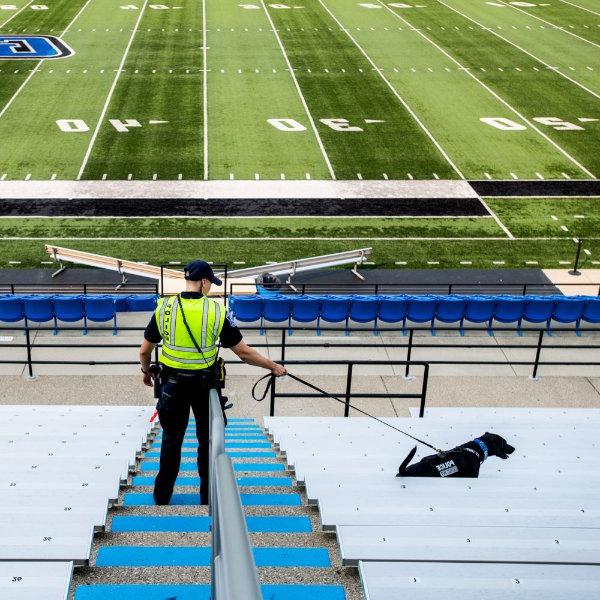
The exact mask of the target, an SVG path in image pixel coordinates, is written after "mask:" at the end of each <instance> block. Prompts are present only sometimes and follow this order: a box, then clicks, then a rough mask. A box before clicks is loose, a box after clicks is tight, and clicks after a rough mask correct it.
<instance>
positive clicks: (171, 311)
mask: <svg viewBox="0 0 600 600" xmlns="http://www.w3.org/2000/svg"><path fill="white" fill-rule="evenodd" d="M180 302H181V303H183V306H184V309H183V310H184V311H185V317H186V320H187V323H188V326H189V328H190V330H191V332H192V334H193V335H194V338H195V340H196V342H197V343H198V345H199V346H200V349H201V350H202V354H201V353H200V352H198V350H197V349H196V347H195V346H194V342H193V341H192V338H191V337H190V334H189V333H188V330H187V328H186V326H185V323H184V322H183V317H182V316H181V307H180ZM154 314H155V318H156V323H157V325H158V330H159V331H160V333H161V335H162V338H163V344H162V351H161V354H160V358H159V362H161V363H162V364H163V365H166V366H167V367H172V368H173V369H189V370H198V369H208V367H210V366H212V365H213V364H214V363H215V361H216V360H217V355H218V352H219V350H218V342H219V334H220V333H221V329H223V323H224V322H225V309H224V308H223V307H222V306H221V305H220V304H219V303H217V302H215V301H214V300H211V299H210V298H207V297H206V296H203V297H202V298H180V297H179V296H170V297H169V298H160V299H159V301H158V305H157V307H156V312H155V313H154Z"/></svg>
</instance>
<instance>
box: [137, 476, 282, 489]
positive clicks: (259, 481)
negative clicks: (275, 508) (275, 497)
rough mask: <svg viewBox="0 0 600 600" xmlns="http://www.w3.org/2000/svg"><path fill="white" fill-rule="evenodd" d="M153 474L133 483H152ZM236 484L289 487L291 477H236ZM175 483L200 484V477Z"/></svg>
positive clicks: (183, 479) (138, 478)
mask: <svg viewBox="0 0 600 600" xmlns="http://www.w3.org/2000/svg"><path fill="white" fill-rule="evenodd" d="M154 480H155V477H154V476H146V475H136V476H135V477H134V478H133V485H154ZM237 483H238V485H245V486H249V485H251V486H261V485H262V486H273V487H290V486H291V485H292V478H291V477H238V479H237ZM175 485H200V477H178V478H177V479H176V480H175Z"/></svg>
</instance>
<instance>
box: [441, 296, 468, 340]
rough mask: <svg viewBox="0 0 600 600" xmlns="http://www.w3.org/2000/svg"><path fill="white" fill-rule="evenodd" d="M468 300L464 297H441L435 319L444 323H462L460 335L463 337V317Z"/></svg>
mask: <svg viewBox="0 0 600 600" xmlns="http://www.w3.org/2000/svg"><path fill="white" fill-rule="evenodd" d="M465 308H466V300H465V298H463V297H462V296H446V297H441V298H440V299H439V301H438V305H437V310H436V312H435V319H436V320H438V321H442V323H460V334H461V335H463V328H462V324H463V317H464V316H465Z"/></svg>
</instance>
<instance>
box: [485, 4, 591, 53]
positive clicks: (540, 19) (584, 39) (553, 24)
mask: <svg viewBox="0 0 600 600" xmlns="http://www.w3.org/2000/svg"><path fill="white" fill-rule="evenodd" d="M496 1H497V2H500V3H501V4H503V5H504V6H508V7H509V8H513V9H514V10H517V11H519V12H520V13H523V14H524V15H527V16H528V17H531V18H532V19H537V20H538V21H541V22H542V23H546V25H550V27H554V28H555V29H558V30H559V31H562V32H563V33H567V34H569V35H572V36H573V37H575V38H577V39H578V40H581V41H582V42H585V43H586V44H591V45H592V46H596V48H600V44H596V42H592V41H591V40H587V39H586V38H584V37H581V36H580V35H577V34H576V33H573V32H572V31H569V30H568V29H565V28H564V27H561V26H560V25H556V24H555V23H552V22H550V21H546V19H542V17H538V16H536V15H532V14H531V13H529V12H527V11H526V10H523V9H522V8H519V7H518V6H514V5H513V4H509V3H508V2H504V0H496Z"/></svg>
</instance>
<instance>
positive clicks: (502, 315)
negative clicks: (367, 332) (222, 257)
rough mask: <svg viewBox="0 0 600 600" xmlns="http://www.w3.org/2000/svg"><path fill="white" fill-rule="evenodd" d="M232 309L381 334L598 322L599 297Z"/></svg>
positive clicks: (259, 318)
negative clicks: (382, 330) (393, 329)
mask: <svg viewBox="0 0 600 600" xmlns="http://www.w3.org/2000/svg"><path fill="white" fill-rule="evenodd" d="M229 310H230V312H231V314H232V316H233V317H234V318H235V320H236V321H237V322H239V323H256V322H259V323H260V324H261V327H262V326H263V325H264V323H265V322H270V323H285V324H287V326H289V327H291V326H292V324H293V323H301V324H306V323H316V325H317V330H319V328H320V326H321V323H322V322H326V323H344V326H345V328H346V332H348V331H349V325H350V322H353V323H373V331H374V332H375V334H377V331H378V327H379V325H380V324H381V323H392V324H401V325H402V327H403V328H405V327H406V326H407V323H408V322H412V323H417V324H419V323H428V324H429V325H430V327H431V330H432V332H434V331H435V325H436V323H442V324H449V323H455V324H458V325H459V327H460V328H461V330H462V327H463V325H464V324H465V323H466V322H469V323H483V324H486V325H487V327H488V328H489V329H490V331H491V330H492V326H493V324H494V322H497V323H501V324H516V325H517V328H518V329H520V328H521V326H522V323H523V322H526V323H544V324H545V325H546V327H547V328H548V329H550V327H551V324H552V321H556V322H557V323H567V324H574V325H575V326H576V327H577V328H579V327H580V324H581V322H585V323H600V297H597V296H569V297H567V296H559V295H556V296H504V295H503V296H483V295H482V296H458V295H447V296H434V295H418V296H405V295H395V296H334V295H331V296H329V295H328V296H307V295H306V296H301V295H284V294H280V295H273V296H270V297H265V296H261V295H253V296H232V297H230V298H229Z"/></svg>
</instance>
